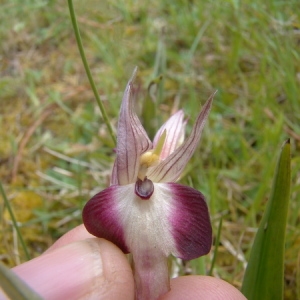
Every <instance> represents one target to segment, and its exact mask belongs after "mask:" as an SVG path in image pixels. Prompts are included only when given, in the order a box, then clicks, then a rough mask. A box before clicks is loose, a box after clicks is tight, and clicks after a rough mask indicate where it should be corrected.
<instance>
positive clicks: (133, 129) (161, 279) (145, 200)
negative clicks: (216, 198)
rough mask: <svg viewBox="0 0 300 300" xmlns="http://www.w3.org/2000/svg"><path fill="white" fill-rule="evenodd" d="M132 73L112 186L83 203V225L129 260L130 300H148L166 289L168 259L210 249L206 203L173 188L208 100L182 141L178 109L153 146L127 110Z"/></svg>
mask: <svg viewBox="0 0 300 300" xmlns="http://www.w3.org/2000/svg"><path fill="white" fill-rule="evenodd" d="M135 73H136V71H135V72H134V75H133V77H132V78H131V79H130V80H129V82H128V84H127V87H126V90H125V93H124V96H123V100H122V105H121V109H120V116H119V122H118V132H117V151H116V152H117V157H116V161H115V164H114V168H113V172H112V179H111V185H110V187H108V188H106V189H104V190H103V191H101V192H100V193H98V194H96V195H95V196H94V197H92V198H91V199H90V200H89V201H88V202H87V204H86V205H85V207H84V209H83V222H84V224H85V227H86V229H87V230H88V231H89V232H90V233H91V234H93V235H95V236H97V237H101V238H105V239H107V240H109V241H111V242H113V243H114V244H115V245H117V246H118V247H119V248H120V249H122V251H123V252H124V253H129V252H131V253H132V257H133V263H134V267H133V269H134V278H135V284H136V299H138V300H153V299H158V298H159V297H160V296H161V295H163V294H165V293H166V292H168V291H169V290H170V285H169V272H168V264H167V262H168V256H169V255H173V256H175V257H178V258H181V259H184V260H191V259H194V258H197V257H199V256H202V255H205V254H207V253H208V252H209V251H210V248H211V244H212V229H211V224H210V218H209V213H208V208H207V205H206V201H205V198H204V196H203V195H202V194H201V193H200V192H199V191H197V190H195V189H193V188H191V187H188V186H184V185H181V184H177V183H175V182H176V181H177V180H178V179H179V177H180V174H181V173H182V171H183V169H184V167H185V166H186V164H187V162H188V161H189V159H190V158H191V156H192V155H193V153H194V151H195V149H196V147H197V144H198V142H199V140H200V136H201V132H202V130H203V127H204V124H205V121H206V119H207V117H208V114H209V111H210V108H211V104H212V100H213V96H214V95H212V96H211V97H210V98H209V99H208V100H207V102H206V103H205V104H204V106H203V108H202V111H201V112H200V114H199V115H198V117H197V119H196V122H195V125H194V127H193V129H192V132H191V134H190V136H189V137H188V138H187V139H186V140H185V141H184V142H183V138H184V130H185V124H186V122H185V121H184V115H183V111H182V110H180V111H178V112H177V113H175V114H174V115H173V116H171V117H170V119H169V120H168V121H167V122H166V123H165V124H164V125H163V126H162V127H161V128H160V130H159V131H158V132H157V134H156V136H155V138H154V140H153V142H151V141H150V139H149V138H148V135H147V133H146V132H145V130H144V128H143V126H142V125H141V122H140V120H139V119H138V117H137V115H136V113H135V112H134V109H133V106H134V103H133V100H134V99H135V96H136V95H135V90H134V88H133V79H134V77H135Z"/></svg>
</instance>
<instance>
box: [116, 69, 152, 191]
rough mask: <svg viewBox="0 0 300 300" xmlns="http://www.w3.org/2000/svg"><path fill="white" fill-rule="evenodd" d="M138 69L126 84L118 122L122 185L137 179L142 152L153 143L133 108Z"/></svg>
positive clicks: (118, 156)
mask: <svg viewBox="0 0 300 300" xmlns="http://www.w3.org/2000/svg"><path fill="white" fill-rule="evenodd" d="M136 71H137V69H135V70H134V73H133V76H132V78H131V79H130V80H129V82H128V84H127V86H126V89H125V92H124V96H123V100H122V105H121V109H120V116H119V123H118V136H117V159H116V162H117V177H118V183H119V184H120V185H125V184H128V183H132V182H134V181H135V179H136V178H137V174H138V168H139V158H140V156H141V154H142V153H144V152H145V151H147V150H148V149H151V148H152V143H151V141H150V140H149V138H148V135H147V133H146V132H145V130H144V127H143V126H142V124H141V122H140V120H139V118H138V117H137V115H136V113H135V112H134V109H133V100H134V99H133V98H135V91H134V88H133V84H132V82H133V80H134V77H135V75H136Z"/></svg>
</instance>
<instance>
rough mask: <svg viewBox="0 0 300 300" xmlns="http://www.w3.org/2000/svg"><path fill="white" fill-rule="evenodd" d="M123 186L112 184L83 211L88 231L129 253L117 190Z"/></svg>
mask: <svg viewBox="0 0 300 300" xmlns="http://www.w3.org/2000/svg"><path fill="white" fill-rule="evenodd" d="M121 188H122V187H120V186H117V185H112V186H110V187H109V188H107V189H105V190H103V191H101V192H100V193H98V194H96V195H95V196H94V197H93V198H91V199H90V200H89V201H88V202H87V204H86V205H85V207H84V208H83V212H82V219H83V223H84V226H85V227H86V229H87V231H88V232H89V233H91V234H92V235H94V236H96V237H99V238H104V239H107V240H109V241H111V242H112V243H114V244H115V245H117V246H118V247H119V248H120V249H121V250H122V251H123V252H124V253H129V251H128V248H127V246H126V243H125V237H124V230H123V226H122V224H121V223H120V219H119V212H118V210H117V203H116V201H117V200H118V198H117V197H116V191H117V190H120V189H121Z"/></svg>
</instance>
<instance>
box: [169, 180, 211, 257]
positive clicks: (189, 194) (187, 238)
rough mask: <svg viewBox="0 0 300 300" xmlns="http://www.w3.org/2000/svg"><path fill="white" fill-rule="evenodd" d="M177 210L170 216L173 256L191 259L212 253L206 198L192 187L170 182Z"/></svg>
mask: <svg viewBox="0 0 300 300" xmlns="http://www.w3.org/2000/svg"><path fill="white" fill-rule="evenodd" d="M167 185H168V186H169V188H170V190H171V191H172V198H173V201H174V206H175V207H176V209H175V210H174V211H173V213H172V214H171V215H170V217H169V220H170V223H171V225H172V233H173V238H174V240H175V245H176V252H175V253H172V254H173V255H174V256H176V257H179V258H182V259H185V260H191V259H194V258H197V257H200V256H202V255H205V254H207V253H209V251H210V248H211V245H212V228H211V224H210V218H209V212H208V208H207V205H206V202H205V198H204V196H203V195H202V194H201V193H200V192H198V191H197V190H195V189H192V188H191V187H188V186H184V185H180V184H176V183H167Z"/></svg>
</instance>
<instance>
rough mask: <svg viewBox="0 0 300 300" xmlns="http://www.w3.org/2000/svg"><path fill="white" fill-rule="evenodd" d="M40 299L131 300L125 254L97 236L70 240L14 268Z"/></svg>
mask: <svg viewBox="0 0 300 300" xmlns="http://www.w3.org/2000/svg"><path fill="white" fill-rule="evenodd" d="M14 272H15V273H16V274H17V275H19V276H20V277H21V278H22V279H23V280H24V281H25V282H26V283H27V284H28V285H29V286H30V287H31V288H32V289H33V290H35V291H36V292H37V293H39V294H40V295H41V296H42V297H43V298H44V299H47V300H51V299H53V300H54V299H55V300H60V299H62V300H64V299H102V300H104V299H105V300H106V299H134V281H133V276H132V271H131V268H130V266H129V264H128V262H127V259H126V257H125V255H124V254H123V253H122V252H121V250H120V249H118V248H117V247H116V246H115V245H113V244H112V243H110V242H108V241H106V240H104V239H97V238H89V239H86V240H81V241H77V242H73V243H71V244H68V245H66V246H63V247H60V248H57V249H55V250H53V251H50V252H48V253H45V254H44V255H41V256H40V257H37V258H35V259H33V260H31V261H28V262H26V263H24V264H22V265H20V266H17V267H15V268H14Z"/></svg>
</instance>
